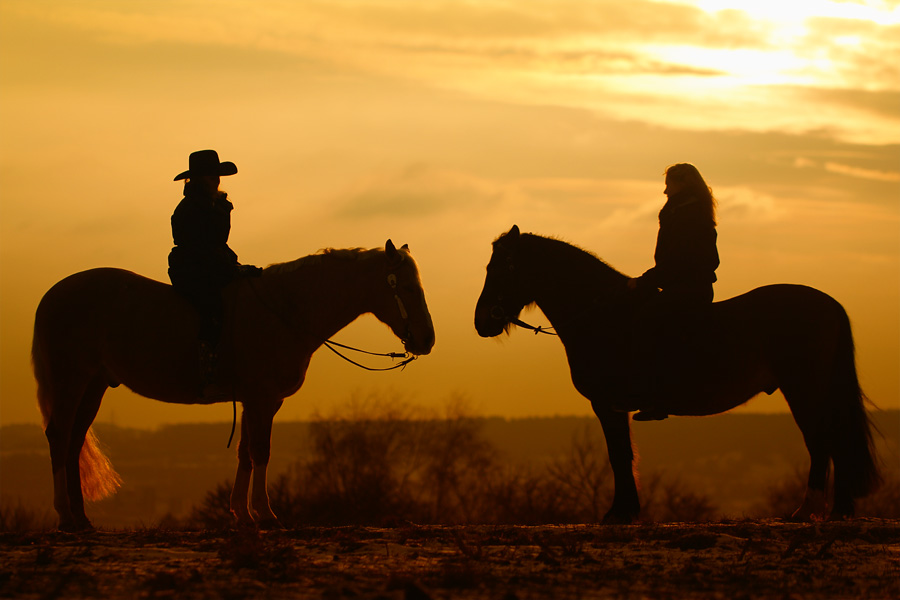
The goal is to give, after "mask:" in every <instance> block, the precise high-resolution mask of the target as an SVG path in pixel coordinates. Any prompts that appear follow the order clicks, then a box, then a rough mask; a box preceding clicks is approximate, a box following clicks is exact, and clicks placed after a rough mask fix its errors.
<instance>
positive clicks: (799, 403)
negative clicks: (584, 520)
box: [475, 226, 880, 523]
mask: <svg viewBox="0 0 900 600" xmlns="http://www.w3.org/2000/svg"><path fill="white" fill-rule="evenodd" d="M627 280H628V278H627V277H626V276H625V275H623V274H621V273H619V272H617V271H616V270H614V269H613V268H612V267H610V266H608V265H606V264H605V263H603V262H602V261H601V260H599V259H598V258H596V257H595V256H593V255H592V254H589V253H587V252H585V251H583V250H580V249H578V248H576V247H574V246H571V245H569V244H566V243H564V242H561V241H558V240H554V239H548V238H544V237H540V236H536V235H532V234H520V233H519V229H518V227H515V226H513V228H512V229H511V230H510V231H509V232H508V233H506V234H504V235H502V236H500V238H498V239H497V240H496V241H495V242H494V245H493V254H492V255H491V260H490V263H488V266H487V277H486V279H485V283H484V290H483V291H482V293H481V297H480V298H479V299H478V305H477V306H476V308H475V328H476V329H477V331H478V333H479V334H480V335H481V336H483V337H493V336H497V335H499V334H500V333H502V332H503V331H508V329H509V328H510V324H511V323H512V322H513V321H514V320H517V318H518V315H519V313H520V312H521V311H522V309H523V308H524V307H525V306H527V305H530V304H532V303H534V304H537V306H538V307H539V308H540V309H541V310H542V311H543V313H544V314H545V315H546V317H547V319H549V320H550V323H551V324H552V325H553V327H554V328H555V330H556V332H557V334H558V335H559V339H560V340H561V341H562V343H563V346H565V349H566V355H567V357H568V361H569V368H570V369H571V374H572V381H573V382H574V384H575V387H576V389H577V390H578V391H579V392H580V393H581V394H582V395H584V396H585V397H586V398H587V399H588V400H590V401H591V406H592V407H593V409H594V413H595V414H596V415H597V417H598V418H599V419H600V424H601V425H602V427H603V432H604V434H605V436H606V444H607V449H608V451H609V459H610V463H611V465H612V468H613V473H614V478H615V495H614V497H613V503H612V507H611V508H610V510H609V512H607V513H606V516H605V517H604V522H614V523H621V522H625V523H627V522H631V521H633V520H635V519H636V518H637V517H638V515H639V512H640V503H639V501H638V494H637V488H636V485H635V477H634V470H633V462H634V453H633V448H632V443H631V431H630V428H629V416H628V414H626V413H623V412H616V411H614V410H613V401H614V400H618V399H617V398H616V394H620V393H621V392H622V391H623V390H624V389H625V382H623V378H624V376H623V373H627V372H628V368H627V367H628V365H627V364H626V362H627V360H628V355H629V354H630V353H629V346H630V344H631V343H632V342H631V329H632V328H633V321H632V317H633V315H634V314H635V313H634V307H633V304H634V303H633V302H631V301H629V297H630V296H629V293H628V292H627V291H626V282H627ZM707 319H708V321H709V322H708V324H707V327H705V328H704V331H705V332H706V333H704V334H698V335H701V338H700V340H699V341H700V342H702V343H701V344H698V346H699V347H700V350H699V351H698V354H696V355H693V356H692V357H691V359H690V360H688V361H682V365H683V367H684V368H683V369H682V371H681V372H680V377H679V378H677V379H676V380H675V381H673V382H670V383H669V384H668V385H667V387H665V388H663V389H664V390H665V394H664V399H662V406H663V407H664V409H665V410H666V411H668V413H670V414H673V415H711V414H715V413H720V412H723V411H726V410H729V409H731V408H734V407H736V406H738V405H740V404H743V403H744V402H746V401H747V400H749V399H750V398H752V397H753V396H755V395H756V394H758V393H760V392H766V393H769V394H771V393H773V392H774V391H775V390H776V389H779V388H780V389H781V391H782V392H783V393H784V396H785V398H786V399H787V402H788V406H789V407H790V409H791V412H792V413H793V415H794V419H795V421H796V422H797V425H798V426H799V427H800V431H801V432H802V433H803V438H804V440H805V442H806V447H807V449H808V450H809V455H810V461H811V462H810V470H809V482H808V489H807V493H806V498H805V499H804V501H803V504H802V506H801V507H800V508H798V509H797V511H796V512H794V514H793V517H794V518H797V519H803V520H808V519H814V518H821V517H823V516H827V514H826V510H827V507H826V496H825V487H826V481H827V478H828V471H829V461H831V462H833V464H834V501H833V507H832V511H831V517H832V518H842V517H846V516H851V515H852V514H853V508H854V507H853V504H854V499H855V498H859V497H862V496H864V495H866V494H867V493H869V492H871V491H872V490H873V489H874V488H875V487H876V486H877V485H878V483H879V481H880V478H879V474H878V469H877V467H876V464H875V460H874V453H873V448H872V436H871V431H870V424H869V418H868V416H867V414H866V411H865V407H864V402H865V397H864V396H863V394H862V392H861V390H860V387H859V383H858V380H857V375H856V366H855V359H854V348H853V337H852V334H851V331H850V322H849V320H848V318H847V314H846V312H845V311H844V309H843V307H841V305H840V304H838V303H837V302H836V301H835V300H834V299H833V298H831V297H830V296H828V295H826V294H824V293H822V292H819V291H817V290H814V289H812V288H809V287H804V286H797V285H771V286H765V287H761V288H758V289H755V290H753V291H751V292H748V293H746V294H743V295H741V296H738V297H736V298H732V299H729V300H725V301H722V302H717V303H714V304H713V305H712V307H711V309H710V312H709V315H707Z"/></svg>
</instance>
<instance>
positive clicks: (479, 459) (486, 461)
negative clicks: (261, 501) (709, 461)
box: [190, 396, 713, 528]
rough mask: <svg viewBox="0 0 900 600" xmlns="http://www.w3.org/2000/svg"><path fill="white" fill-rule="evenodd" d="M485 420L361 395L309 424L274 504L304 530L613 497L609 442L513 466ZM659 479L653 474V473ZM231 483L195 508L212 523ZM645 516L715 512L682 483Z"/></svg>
mask: <svg viewBox="0 0 900 600" xmlns="http://www.w3.org/2000/svg"><path fill="white" fill-rule="evenodd" d="M481 427H482V421H479V420H477V419H475V418H473V417H471V416H469V415H468V414H467V410H466V408H465V405H464V403H463V402H461V401H460V400H458V399H456V400H454V401H452V402H451V403H450V404H449V405H448V407H447V408H446V409H445V411H444V414H442V415H435V414H428V413H426V412H425V411H424V410H422V409H418V408H415V407H412V406H410V405H409V404H407V403H405V402H402V401H400V400H397V399H391V400H390V401H384V400H382V399H381V398H379V397H377V396H369V397H367V398H364V399H362V400H360V399H354V400H352V401H351V402H350V403H349V404H348V405H346V406H344V407H342V408H341V409H339V410H338V411H336V412H335V413H334V414H332V415H330V416H328V417H321V416H316V417H315V419H314V421H313V423H312V424H311V426H310V439H309V451H308V453H307V455H306V456H305V458H304V459H303V460H300V461H298V462H297V463H296V464H295V465H294V466H293V467H292V468H291V470H290V471H289V472H288V473H287V474H285V475H282V476H281V477H279V478H277V479H275V480H274V481H272V482H270V485H269V496H270V500H271V504H272V509H273V510H274V511H275V514H277V515H278V516H279V519H280V520H281V522H282V523H283V524H284V525H285V526H288V527H294V526H299V525H385V524H391V523H398V522H414V523H421V524H523V525H536V524H545V523H558V524H570V523H596V522H599V521H600V520H601V519H602V517H603V511H606V510H607V509H608V508H609V505H610V504H611V502H612V496H613V476H612V469H611V467H610V465H609V461H608V459H607V456H606V452H605V450H602V449H601V446H602V438H600V437H599V434H596V433H595V434H593V435H592V433H591V430H590V429H585V430H584V431H583V432H581V433H579V434H576V435H575V436H574V437H573V439H572V443H571V447H570V448H569V449H568V451H566V452H565V453H564V454H563V455H561V456H560V457H558V458H556V459H553V460H550V461H548V462H547V463H546V464H543V465H541V464H538V465H527V466H522V465H515V464H512V463H510V462H509V461H505V460H504V459H503V458H502V456H501V455H500V453H499V452H498V451H497V449H496V448H494V446H493V445H492V444H490V443H489V442H488V441H486V439H485V438H484V436H483V433H482V431H481ZM654 481H655V480H654ZM230 495H231V486H230V484H228V483H222V484H220V485H219V486H217V487H216V488H215V489H214V490H212V491H210V492H209V494H208V495H207V497H206V498H205V499H204V501H203V502H202V503H201V504H200V505H199V506H198V507H196V508H195V509H194V511H193V513H192V514H191V516H190V520H192V521H193V522H195V523H198V524H201V525H202V526H203V527H204V528H221V527H227V526H228V525H229V524H230V523H231V522H232V516H231V515H230V513H229V508H228V507H229V503H230ZM644 501H645V503H646V504H647V507H648V512H647V515H648V517H650V518H652V519H654V520H677V521H697V520H705V519H709V518H711V516H712V514H713V508H712V506H711V504H710V502H709V500H708V498H706V497H705V496H701V495H696V494H692V493H690V492H686V491H684V490H683V489H682V486H680V485H679V483H678V482H677V481H671V482H666V483H665V484H663V483H654V484H653V485H651V486H649V488H648V489H647V490H645V494H644Z"/></svg>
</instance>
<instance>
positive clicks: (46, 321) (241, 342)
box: [32, 240, 434, 530]
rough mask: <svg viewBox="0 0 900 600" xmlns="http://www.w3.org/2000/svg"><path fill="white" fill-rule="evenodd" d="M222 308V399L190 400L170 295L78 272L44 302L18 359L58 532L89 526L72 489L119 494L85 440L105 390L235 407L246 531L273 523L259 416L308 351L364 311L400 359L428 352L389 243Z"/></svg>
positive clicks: (185, 308)
mask: <svg viewBox="0 0 900 600" xmlns="http://www.w3.org/2000/svg"><path fill="white" fill-rule="evenodd" d="M224 299H225V309H226V314H228V315H230V316H231V317H232V318H231V319H227V320H226V321H227V322H226V323H225V326H224V330H223V335H222V342H221V345H220V350H219V368H220V373H221V374H222V379H221V381H220V383H221V388H222V389H221V392H222V393H221V395H218V396H217V397H215V398H198V397H197V396H198V393H197V392H198V390H199V389H200V387H201V375H200V372H199V371H200V369H199V357H198V351H197V331H198V319H197V314H196V312H195V311H194V310H193V309H192V308H191V306H190V305H189V304H188V302H187V301H186V300H185V299H184V298H183V297H181V296H180V295H178V294H177V293H176V292H175V291H174V289H173V288H172V287H171V286H170V285H167V284H163V283H160V282H157V281H153V280H150V279H147V278H144V277H141V276H139V275H136V274H134V273H131V272H129V271H124V270H120V269H92V270H89V271H83V272H81V273H77V274H75V275H72V276H70V277H67V278H66V279H63V280H62V281H60V282H59V283H57V284H56V285H54V286H53V287H52V288H51V289H50V290H49V291H48V292H47V293H46V294H45V295H44V297H43V299H42V300H41V303H40V305H39V306H38V309H37V314H36V317H35V324H34V342H33V346H32V357H33V363H34V373H35V379H36V380H37V384H38V400H39V404H40V408H41V412H42V414H43V417H44V424H45V431H46V435H47V440H48V441H49V443H50V459H51V463H52V469H53V486H54V499H53V504H54V507H55V509H56V511H57V513H58V514H59V526H60V529H67V530H83V529H90V528H91V523H90V521H89V520H88V518H87V516H86V515H85V512H84V496H83V493H82V491H83V492H84V495H87V497H88V498H89V499H99V498H102V497H104V496H106V495H109V494H110V493H112V492H114V491H115V489H116V487H118V485H119V478H118V475H117V474H116V473H115V471H114V470H113V469H112V467H111V465H110V463H109V461H108V460H107V458H106V457H105V456H104V455H103V454H102V453H101V452H100V450H99V449H98V447H97V443H96V438H95V437H94V435H93V433H92V432H91V431H90V426H91V423H92V422H93V420H94V417H95V416H96V415H97V411H98V409H99V408H100V401H101V399H102V398H103V394H104V393H105V392H106V389H107V388H108V387H110V386H113V387H114V386H117V385H119V384H125V385H126V386H128V387H129V388H131V389H132V390H134V391H135V392H137V393H138V394H141V395H142V396H146V397H148V398H154V399H156V400H162V401H164V402H173V403H178V404H209V403H213V402H227V401H231V400H232V398H233V399H235V400H236V401H237V402H240V403H241V404H242V405H243V414H242V417H241V440H240V445H239V446H238V468H237V474H236V476H235V481H234V489H233V491H232V495H231V511H232V512H233V513H234V515H235V517H236V518H237V520H238V521H239V522H240V523H242V524H250V523H253V522H254V517H253V516H251V510H252V511H253V512H254V513H255V518H256V519H257V520H258V521H259V522H260V524H263V525H277V520H276V517H275V515H274V513H273V512H272V509H271V507H270V506H269V498H268V494H267V491H266V466H267V464H268V462H269V450H270V442H271V433H272V419H273V418H274V416H275V413H276V412H277V411H278V409H279V408H280V407H281V404H282V402H283V400H284V398H286V397H287V396H290V395H291V394H293V393H295V392H296V391H297V390H299V389H300V386H301V385H303V380H304V378H305V376H306V369H307V367H308V366H309V361H310V357H311V356H312V354H313V352H315V351H316V349H317V348H319V346H321V345H322V343H323V341H324V340H327V339H328V338H329V337H331V336H332V335H334V334H335V333H336V332H337V331H339V330H340V329H342V328H343V327H345V326H346V325H348V324H349V323H350V322H351V321H353V320H354V319H356V318H357V317H358V316H359V315H361V314H364V313H373V314H374V315H375V316H376V317H377V318H378V319H379V320H381V321H382V322H384V323H385V324H387V325H388V326H389V327H390V328H391V330H392V331H393V332H394V334H395V335H396V336H397V337H398V338H400V339H401V340H403V343H404V346H405V348H406V350H407V351H409V352H411V353H413V354H428V353H429V352H430V351H431V348H432V346H433V345H434V326H433V324H432V321H431V315H430V314H429V312H428V307H427V305H426V303H425V294H424V291H423V290H422V284H421V281H420V280H419V273H418V269H417V267H416V264H415V261H414V260H413V259H412V257H411V256H410V255H409V250H408V249H407V247H406V246H404V247H403V248H401V249H400V250H397V249H396V248H395V247H394V245H393V244H392V243H391V242H390V240H388V242H387V244H386V245H385V248H384V249H383V250H382V249H374V250H360V249H352V250H326V251H324V252H323V253H320V254H315V255H312V256H308V257H306V258H301V259H299V260H296V261H294V262H290V263H284V264H280V265H273V266H271V267H268V268H267V269H265V271H264V273H263V275H262V276H261V277H258V278H244V279H239V280H236V281H234V282H232V283H231V284H230V285H229V286H228V287H227V288H226V289H225V292H224ZM251 478H252V483H253V491H252V496H250V483H251ZM248 500H249V505H248Z"/></svg>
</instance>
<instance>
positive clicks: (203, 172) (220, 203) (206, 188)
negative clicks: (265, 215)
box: [169, 150, 262, 381]
mask: <svg viewBox="0 0 900 600" xmlns="http://www.w3.org/2000/svg"><path fill="white" fill-rule="evenodd" d="M188 166H189V168H188V170H187V171H184V172H183V173H179V174H178V175H176V176H175V181H180V180H182V179H183V180H184V181H185V183H184V198H183V199H182V200H181V202H180V203H179V204H178V206H177V208H175V212H174V214H173V215H172V238H173V240H174V242H175V247H174V248H172V251H171V252H170V253H169V278H170V279H171V280H172V285H173V286H174V288H175V290H176V291H178V292H179V293H180V294H181V295H183V296H184V297H185V298H187V299H188V300H189V301H190V302H191V304H192V305H193V306H194V307H195V308H196V309H197V311H198V313H199V316H200V331H199V338H200V361H201V369H202V371H203V376H204V379H206V380H207V381H208V380H209V379H211V376H212V374H213V370H214V366H215V364H214V363H215V350H216V346H217V345H218V343H219V338H220V337H221V331H222V321H223V320H224V307H223V303H222V288H224V287H225V285H226V284H227V283H228V282H230V281H231V280H232V279H235V278H236V277H239V276H241V275H245V274H249V275H258V274H260V273H261V271H262V270H261V269H259V268H257V267H251V266H242V265H241V264H240V263H238V259H237V254H235V253H234V251H232V249H231V248H229V247H228V235H229V233H230V232H231V211H232V210H233V209H234V205H233V204H232V203H231V202H230V201H229V200H228V195H227V194H226V193H225V192H222V191H220V190H219V181H220V177H222V176H227V175H234V174H235V173H237V167H236V166H235V164H234V163H233V162H219V155H218V154H217V153H216V151H215V150H199V151H197V152H193V153H192V154H191V155H190V158H189V159H188Z"/></svg>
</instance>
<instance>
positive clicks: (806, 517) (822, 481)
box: [782, 387, 831, 521]
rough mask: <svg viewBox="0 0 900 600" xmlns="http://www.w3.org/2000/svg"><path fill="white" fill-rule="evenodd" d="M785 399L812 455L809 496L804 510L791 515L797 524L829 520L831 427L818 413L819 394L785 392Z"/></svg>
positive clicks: (806, 496) (806, 498)
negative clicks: (829, 428) (828, 428)
mask: <svg viewBox="0 0 900 600" xmlns="http://www.w3.org/2000/svg"><path fill="white" fill-rule="evenodd" d="M782 392H783V393H784V397H785V399H786V400H787V402H788V406H790V408H791V413H792V414H793V416H794V421H795V422H796V423H797V426H798V427H799V428H800V432H801V433H802V434H803V441H804V442H805V443H806V449H807V451H808V452H809V479H808V480H807V484H806V495H805V497H804V498H803V503H802V504H801V505H800V507H799V508H798V509H797V510H795V511H794V512H793V514H791V519H794V520H797V521H812V520H821V519H825V518H826V517H827V516H828V501H827V495H826V490H827V485H828V472H829V462H830V460H831V456H830V451H829V446H828V439H827V424H826V422H825V420H824V419H826V418H827V417H826V416H825V415H823V413H822V411H821V409H817V408H816V407H815V406H814V405H813V403H814V402H815V394H811V393H804V394H802V399H801V394H800V393H799V392H797V391H795V390H792V389H790V387H788V389H784V388H782Z"/></svg>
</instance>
